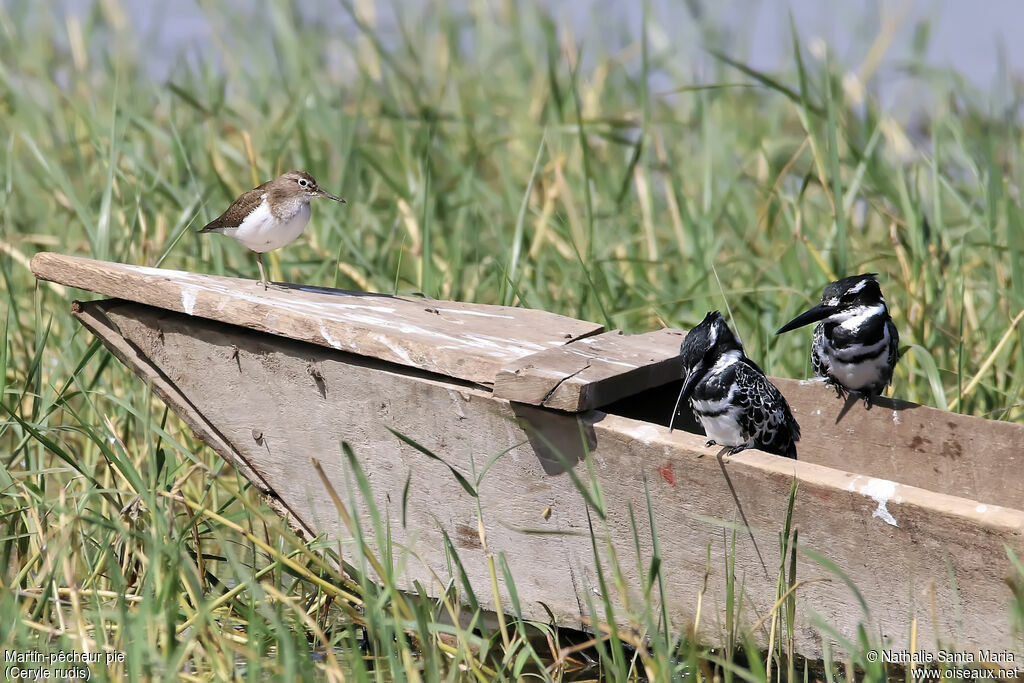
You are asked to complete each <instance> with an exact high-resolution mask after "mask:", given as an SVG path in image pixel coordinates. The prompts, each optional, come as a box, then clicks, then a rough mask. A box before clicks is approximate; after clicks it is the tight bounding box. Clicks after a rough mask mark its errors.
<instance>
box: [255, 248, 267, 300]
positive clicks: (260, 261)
mask: <svg viewBox="0 0 1024 683" xmlns="http://www.w3.org/2000/svg"><path fill="white" fill-rule="evenodd" d="M256 265H258V266H259V267H260V284H261V285H263V291H264V292H265V291H267V276H266V274H265V273H264V272H263V254H261V253H260V252H256Z"/></svg>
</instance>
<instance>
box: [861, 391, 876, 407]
mask: <svg viewBox="0 0 1024 683" xmlns="http://www.w3.org/2000/svg"><path fill="white" fill-rule="evenodd" d="M860 397H861V398H862V399H864V410H871V401H872V400H873V399H874V395H873V394H872V393H871V392H870V391H865V392H864V393H863V394H861V395H860Z"/></svg>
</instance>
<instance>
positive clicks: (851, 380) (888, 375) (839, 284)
mask: <svg viewBox="0 0 1024 683" xmlns="http://www.w3.org/2000/svg"><path fill="white" fill-rule="evenodd" d="M819 321H820V322H819ZM813 322H817V323H818V326H817V327H815V328H814V339H813V341H812V342H811V367H813V368H814V374H816V375H818V376H819V377H824V378H825V381H826V382H828V384H829V385H830V386H832V388H834V389H835V390H836V394H837V395H838V396H840V397H843V396H845V394H846V392H849V391H855V392H857V393H859V394H860V395H861V396H862V397H863V398H864V405H865V406H867V407H868V408H870V407H871V400H872V399H873V398H874V397H875V396H878V395H880V394H881V393H882V392H883V391H884V390H885V388H886V387H887V386H888V385H889V384H890V383H892V370H893V368H894V367H896V361H898V360H899V358H900V351H899V344H900V334H899V332H897V330H896V326H895V325H894V324H893V322H892V318H891V317H890V316H889V309H888V308H887V307H886V305H885V297H883V296H882V289H881V288H880V287H879V286H878V277H877V273H864V274H861V275H851V276H850V277H844V278H843V279H842V280H837V281H835V282H833V283H832V284H830V285H829V286H828V287H826V288H825V291H824V292H823V293H822V295H821V303H820V304H818V305H817V306H815V307H814V308H812V309H810V310H809V311H804V312H803V313H801V314H800V315H798V316H797V317H795V318H793V319H792V320H790V321H789V322H788V323H786V324H785V325H783V326H782V327H781V328H779V331H778V332H776V333H775V334H782V333H783V332H789V331H790V330H795V329H796V328H798V327H803V326H804V325H809V324H810V323H813Z"/></svg>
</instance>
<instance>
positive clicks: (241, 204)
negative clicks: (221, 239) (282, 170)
mask: <svg viewBox="0 0 1024 683" xmlns="http://www.w3.org/2000/svg"><path fill="white" fill-rule="evenodd" d="M271 182H272V181H267V182H265V183H263V184H262V185H260V186H259V187H255V188H253V189H251V190H249V191H248V192H246V193H245V194H243V195H242V196H241V197H239V198H238V199H236V200H235V201H233V202H231V206H229V207H228V208H227V210H226V211H225V212H224V213H222V214H221V215H219V216H217V217H216V218H214V219H213V220H212V221H210V222H209V223H207V224H206V225H205V226H203V228H202V229H201V230H200V231H199V232H219V231H221V230H223V229H224V228H237V227H238V226H239V225H241V224H242V221H244V220H245V217H246V216H248V215H249V214H250V213H252V212H253V210H254V209H255V208H256V207H257V206H259V205H260V202H261V201H263V195H264V194H265V193H266V191H267V185H269V184H270V183H271Z"/></svg>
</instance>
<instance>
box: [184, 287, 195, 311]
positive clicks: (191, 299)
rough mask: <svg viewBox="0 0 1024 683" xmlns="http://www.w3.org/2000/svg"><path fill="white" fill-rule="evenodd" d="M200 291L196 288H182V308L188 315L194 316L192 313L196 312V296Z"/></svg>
mask: <svg viewBox="0 0 1024 683" xmlns="http://www.w3.org/2000/svg"><path fill="white" fill-rule="evenodd" d="M198 293H199V290H198V289H196V288H195V287H182V288H181V308H182V309H183V310H184V311H185V313H186V314H188V315H192V311H194V310H196V294H198Z"/></svg>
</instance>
